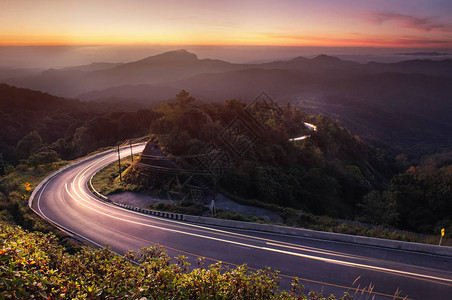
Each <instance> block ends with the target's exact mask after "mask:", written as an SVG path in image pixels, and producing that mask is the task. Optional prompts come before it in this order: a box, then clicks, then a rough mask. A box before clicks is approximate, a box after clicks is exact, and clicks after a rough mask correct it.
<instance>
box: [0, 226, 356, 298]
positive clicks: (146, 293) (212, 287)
mask: <svg viewBox="0 0 452 300" xmlns="http://www.w3.org/2000/svg"><path fill="white" fill-rule="evenodd" d="M0 247H1V250H0V291H1V294H0V299H3V298H6V299H31V298H35V299H86V298H88V299H141V298H143V297H145V298H148V299H296V298H298V299H307V298H306V297H305V296H304V295H303V291H304V289H303V287H302V286H301V285H299V284H297V283H296V282H295V283H294V284H293V290H292V291H291V292H290V293H288V292H285V291H280V290H279V288H278V282H279V278H278V275H277V272H275V271H272V270H259V271H256V272H254V271H250V270H248V269H247V267H246V266H245V265H243V266H239V267H237V268H234V269H227V268H225V267H224V266H222V265H221V264H219V263H218V264H213V265H211V266H209V267H207V268H196V269H191V270H190V268H189V264H188V263H187V262H185V260H184V257H182V256H181V257H178V258H177V259H176V260H177V262H176V263H171V262H170V261H171V259H170V257H168V256H167V255H166V253H165V252H164V251H163V250H162V249H161V248H160V247H158V246H155V247H151V248H146V249H142V250H141V251H140V252H138V253H134V252H129V253H127V254H126V255H125V256H124V257H121V256H117V255H115V254H113V253H112V252H111V251H109V250H108V249H95V250H93V249H90V248H86V247H85V248H83V249H82V250H81V251H79V252H78V253H76V254H74V255H71V254H68V253H67V252H65V250H64V248H63V247H62V246H60V245H58V242H57V239H56V238H55V236H53V235H51V234H43V233H28V232H26V231H24V230H22V229H21V228H20V227H13V226H10V225H8V224H5V223H0ZM137 263H139V264H137ZM308 297H309V299H325V298H323V297H322V296H321V294H317V293H310V294H309V296H308ZM328 299H335V298H334V297H332V296H330V298H328ZM342 299H349V298H348V297H346V298H342Z"/></svg>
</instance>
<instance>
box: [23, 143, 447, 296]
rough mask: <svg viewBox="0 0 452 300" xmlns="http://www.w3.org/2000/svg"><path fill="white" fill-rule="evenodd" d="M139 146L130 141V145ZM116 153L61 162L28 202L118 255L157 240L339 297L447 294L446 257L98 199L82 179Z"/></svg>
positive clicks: (170, 248)
mask: <svg viewBox="0 0 452 300" xmlns="http://www.w3.org/2000/svg"><path fill="white" fill-rule="evenodd" d="M143 148H144V145H140V146H136V147H134V152H135V153H139V152H141V151H142V150H143ZM129 154H130V149H129V148H124V149H122V150H121V156H122V157H123V156H127V155H129ZM116 159H117V153H116V152H114V151H106V152H103V153H101V154H98V155H96V156H94V157H90V158H88V159H85V160H83V161H80V162H78V163H76V164H74V165H72V166H70V167H68V168H66V169H65V170H64V171H62V172H60V173H58V174H56V175H55V176H53V177H51V178H50V179H48V180H47V181H45V182H44V183H43V184H42V185H41V186H40V187H39V188H37V190H36V191H35V192H34V193H33V198H32V201H31V202H30V206H31V208H32V209H33V210H34V211H35V212H36V213H37V214H39V215H40V216H41V217H43V218H44V219H46V220H48V221H49V222H52V223H53V224H54V225H55V226H58V227H60V228H62V229H63V230H65V231H67V232H69V233H70V234H73V235H77V236H78V237H79V238H82V239H84V240H85V241H87V242H88V243H91V244H93V245H95V246H98V247H103V246H105V245H108V246H109V247H110V248H111V249H112V250H113V251H115V252H117V253H119V254H121V253H124V252H126V251H128V250H138V249H140V248H141V247H148V246H151V245H155V244H160V245H162V246H164V248H166V249H167V252H168V254H169V255H170V256H172V257H175V256H178V255H181V254H182V255H185V256H186V257H187V258H188V261H189V262H192V264H193V265H194V266H196V258H197V257H204V258H205V259H206V263H210V262H215V261H222V262H224V263H225V264H230V265H239V264H243V263H246V264H248V266H249V267H250V268H255V269H258V268H266V267H271V268H273V269H277V270H279V271H280V272H281V273H280V274H281V276H282V280H281V286H282V287H283V288H288V287H289V283H290V281H291V280H292V278H293V277H295V276H297V277H299V278H301V279H302V283H303V284H304V285H305V287H306V288H307V289H315V290H318V291H323V292H324V293H325V294H329V293H335V294H336V295H338V296H339V295H341V294H342V292H344V291H347V290H349V292H350V293H351V294H353V293H354V292H355V289H356V288H357V287H358V286H359V288H360V289H362V288H364V287H367V286H369V285H370V284H371V285H372V286H373V293H374V294H375V295H376V297H375V299H393V295H394V293H395V292H396V291H397V290H399V291H400V290H401V292H400V297H401V298H403V297H405V296H408V298H407V299H450V296H451V295H452V258H451V257H444V256H438V255H431V254H422V253H416V252H408V251H400V250H394V249H385V248H379V247H372V246H363V245H356V244H350V243H342V242H334V241H326V240H316V239H309V238H303V237H294V236H286V235H279V234H273V233H264V232H253V231H247V230H239V229H231V228H220V227H215V226H200V225H196V224H190V223H187V222H183V221H176V220H169V219H164V218H160V217H156V216H150V215H145V214H142V213H138V212H133V211H129V210H125V209H123V208H120V207H117V206H115V205H113V204H110V203H107V202H104V201H101V200H99V199H98V198H96V197H95V196H94V195H93V194H92V193H91V192H90V191H89V189H88V185H87V182H88V180H89V179H90V177H91V176H92V175H93V174H94V173H95V172H97V171H98V170H100V169H102V168H103V167H105V166H106V165H108V164H110V163H111V162H113V161H115V160H116ZM357 278H358V279H357ZM356 279H357V280H356ZM355 280H356V281H355ZM353 282H355V283H354V285H353V286H352V284H353ZM401 298H400V299H401ZM358 299H359V298H358ZM366 299H367V298H366ZM396 299H397V298H396Z"/></svg>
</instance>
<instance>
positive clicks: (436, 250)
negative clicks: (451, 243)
mask: <svg viewBox="0 0 452 300" xmlns="http://www.w3.org/2000/svg"><path fill="white" fill-rule="evenodd" d="M184 220H185V221H187V222H191V223H198V224H206V225H215V226H222V227H230V228H237V229H245V230H254V231H262V232H271V233H279V234H285V235H294V236H301V237H307V238H313V239H321V240H330V241H338V242H344V243H354V244H361V245H368V246H375V247H382V248H391V249H399V250H407V251H415V252H423V253H431V254H437V255H445V256H450V257H452V247H446V246H437V245H429V244H421V243H412V242H403V241H395V240H387V239H380V238H371V237H364V236H357V235H349V234H342V233H332V232H324V231H316V230H310V229H303V228H295V227H287V226H280V225H270V224H259V223H251V222H241V221H234V220H223V219H215V218H208V217H200V216H191V215H184Z"/></svg>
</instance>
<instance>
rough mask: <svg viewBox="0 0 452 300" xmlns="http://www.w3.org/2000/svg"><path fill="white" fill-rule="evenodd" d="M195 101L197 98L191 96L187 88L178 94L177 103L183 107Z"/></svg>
mask: <svg viewBox="0 0 452 300" xmlns="http://www.w3.org/2000/svg"><path fill="white" fill-rule="evenodd" d="M193 101H195V98H193V97H192V96H190V93H189V92H187V91H185V90H182V91H181V92H180V93H179V94H177V95H176V103H177V104H178V105H179V106H180V107H181V108H187V107H188V106H189V105H190V104H191V103H192V102H193Z"/></svg>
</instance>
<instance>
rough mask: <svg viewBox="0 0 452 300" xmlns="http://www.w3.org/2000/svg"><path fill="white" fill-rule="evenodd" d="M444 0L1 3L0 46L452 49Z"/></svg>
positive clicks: (448, 9) (448, 8)
mask: <svg viewBox="0 0 452 300" xmlns="http://www.w3.org/2000/svg"><path fill="white" fill-rule="evenodd" d="M451 11H452V7H451V4H450V1H438V0H435V1H428V2H426V1H412V0H402V1H361V2H358V1H349V0H347V1H296V0H288V1H279V2H278V1H236V0H233V1H201V0H196V1H193V0H191V1H133V2H128V1H118V0H115V1H106V0H100V1H76V2H67V1H50V0H44V1H31V0H25V1H9V0H8V1H2V2H0V45H3V46H29V45H133V44H135V45H137V44H138V45H139V44H156V45H158V44H165V45H181V44H184V45H268V46H275V45H279V46H333V47H334V46H354V47H355V46H371V47H420V48H422V47H430V48H431V47H440V48H445V47H451V46H452V20H451V14H450V12H451Z"/></svg>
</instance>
